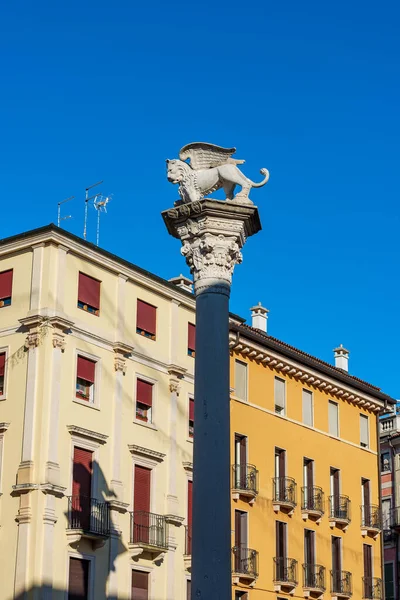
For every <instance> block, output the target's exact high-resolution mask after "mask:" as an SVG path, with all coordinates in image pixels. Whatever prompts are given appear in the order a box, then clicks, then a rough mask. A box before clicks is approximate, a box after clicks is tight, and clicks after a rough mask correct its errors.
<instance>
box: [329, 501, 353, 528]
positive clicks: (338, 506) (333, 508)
mask: <svg viewBox="0 0 400 600" xmlns="http://www.w3.org/2000/svg"><path fill="white" fill-rule="evenodd" d="M350 507H351V500H350V498H349V497H348V496H329V517H330V518H331V519H341V520H343V521H349V522H350V521H351V512H350Z"/></svg>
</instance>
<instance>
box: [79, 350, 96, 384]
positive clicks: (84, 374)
mask: <svg viewBox="0 0 400 600" xmlns="http://www.w3.org/2000/svg"><path fill="white" fill-rule="evenodd" d="M95 369H96V363H95V362H94V360H89V359H88V358H85V357H84V356H78V367H77V377H79V378H80V379H85V380H86V381H90V383H94V373H95Z"/></svg>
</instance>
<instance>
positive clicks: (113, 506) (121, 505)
mask: <svg viewBox="0 0 400 600" xmlns="http://www.w3.org/2000/svg"><path fill="white" fill-rule="evenodd" d="M108 505H109V507H110V510H114V511H116V512H119V513H126V512H127V510H128V508H129V503H127V502H121V501H120V500H115V499H112V500H108Z"/></svg>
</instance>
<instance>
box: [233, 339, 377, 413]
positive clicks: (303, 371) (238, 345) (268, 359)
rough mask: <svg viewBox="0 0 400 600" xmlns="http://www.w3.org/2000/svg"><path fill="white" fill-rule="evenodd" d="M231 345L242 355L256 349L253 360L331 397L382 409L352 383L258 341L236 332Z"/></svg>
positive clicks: (373, 409)
mask: <svg viewBox="0 0 400 600" xmlns="http://www.w3.org/2000/svg"><path fill="white" fill-rule="evenodd" d="M229 347H230V349H231V351H233V352H235V353H236V354H241V355H242V356H248V355H249V353H250V352H251V351H252V350H255V351H256V352H257V355H256V356H254V358H253V360H255V361H256V362H258V363H260V364H263V365H265V366H268V367H270V368H271V369H273V370H275V371H278V372H280V373H281V374H282V375H289V376H290V377H292V378H293V379H295V380H297V381H299V382H301V383H305V384H307V385H308V386H310V387H313V388H315V389H318V390H320V391H321V392H325V393H326V394H327V395H328V396H330V397H333V396H335V397H337V398H339V399H343V400H346V401H348V402H351V403H352V404H355V405H358V406H363V407H364V408H367V405H368V407H369V410H371V412H374V413H379V412H380V411H381V410H382V404H381V403H379V402H378V401H376V400H375V399H372V398H371V397H369V396H365V394H363V392H359V391H357V392H356V393H352V391H353V390H352V389H351V386H350V384H349V387H347V386H346V385H345V384H341V383H338V382H337V381H335V380H334V379H333V376H332V378H329V377H328V376H324V375H321V374H320V373H316V372H314V371H313V370H311V369H309V368H308V367H306V366H304V365H301V367H300V366H298V365H296V363H295V362H294V361H291V360H290V359H287V358H282V357H281V356H278V355H276V354H274V352H272V351H270V350H267V349H265V348H263V347H261V346H260V345H258V344H257V343H256V342H252V341H250V340H245V339H244V338H242V337H240V338H239V341H238V338H237V336H236V335H235V334H234V333H230V335H229ZM356 394H357V395H356Z"/></svg>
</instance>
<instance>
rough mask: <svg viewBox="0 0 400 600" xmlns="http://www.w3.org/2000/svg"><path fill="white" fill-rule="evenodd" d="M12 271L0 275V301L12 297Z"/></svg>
mask: <svg viewBox="0 0 400 600" xmlns="http://www.w3.org/2000/svg"><path fill="white" fill-rule="evenodd" d="M12 280H13V270H12V269H10V270H9V271H3V272H2V273H0V299H2V298H10V297H11V296H12Z"/></svg>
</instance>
